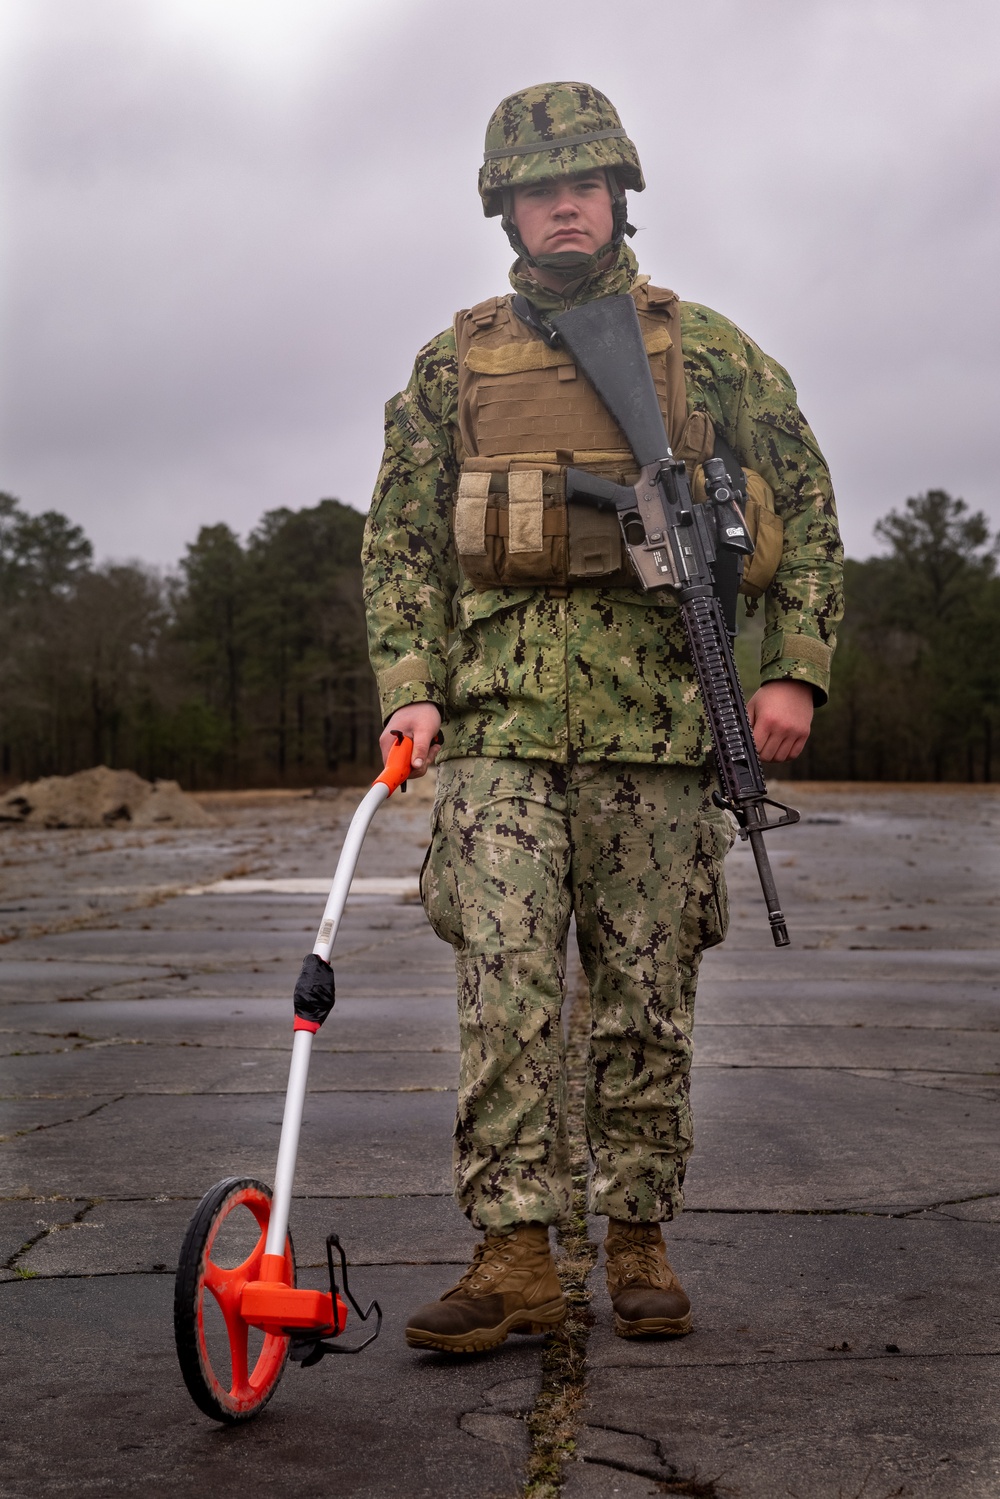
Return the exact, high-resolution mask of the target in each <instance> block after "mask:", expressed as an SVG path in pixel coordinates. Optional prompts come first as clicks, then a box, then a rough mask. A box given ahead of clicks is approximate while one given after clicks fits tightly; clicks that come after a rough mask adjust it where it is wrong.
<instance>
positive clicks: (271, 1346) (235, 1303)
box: [174, 1176, 295, 1423]
mask: <svg viewBox="0 0 1000 1499" xmlns="http://www.w3.org/2000/svg"><path fill="white" fill-rule="evenodd" d="M241 1208H245V1209H247V1210H248V1211H249V1212H250V1213H251V1214H252V1215H253V1218H254V1219H256V1222H257V1227H258V1229H259V1231H260V1232H259V1234H258V1236H257V1242H256V1244H255V1245H254V1247H253V1249H252V1250H251V1251H250V1253H249V1254H248V1255H246V1257H245V1258H244V1259H243V1260H242V1261H241V1263H240V1264H239V1265H236V1266H234V1267H231V1268H227V1267H225V1266H221V1265H218V1264H216V1263H215V1261H214V1260H213V1258H212V1252H213V1249H214V1247H215V1245H216V1241H217V1239H218V1237H219V1233H220V1231H221V1230H222V1229H223V1226H224V1225H225V1223H226V1220H227V1219H228V1218H229V1216H230V1214H232V1213H234V1212H236V1211H237V1210H238V1209H241ZM270 1216H271V1190H270V1188H269V1187H266V1186H265V1185H264V1183H263V1182H259V1181H255V1180H254V1179H253V1178H252V1177H249V1176H230V1177H227V1178H226V1179H225V1181H221V1182H218V1183H217V1184H216V1185H215V1186H214V1187H212V1188H211V1190H210V1191H208V1192H206V1193H205V1196H204V1197H203V1198H202V1199H201V1202H200V1203H199V1204H198V1209H197V1211H196V1213H195V1215H194V1217H193V1218H192V1219H191V1223H190V1225H189V1227H188V1231H187V1233H186V1235H185V1237H184V1243H183V1245H182V1246H181V1253H180V1260H179V1262H178V1266H177V1279H176V1281H175V1282H174V1337H175V1339H176V1342H177V1357H178V1359H179V1361H180V1366H181V1373H182V1374H183V1376H184V1383H185V1384H186V1385H187V1387H188V1391H189V1393H190V1395H191V1398H192V1400H193V1401H194V1403H195V1405H197V1407H198V1409H199V1410H202V1411H204V1413H205V1415H206V1416H211V1418H212V1420H213V1421H224V1422H227V1423H234V1422H238V1421H249V1420H250V1419H251V1418H252V1417H253V1416H256V1415H257V1414H258V1412H259V1411H261V1410H263V1408H264V1406H265V1405H266V1404H267V1402H268V1401H269V1400H270V1398H271V1396H272V1395H273V1394H274V1392H275V1390H276V1389H277V1387H278V1383H279V1381H280V1379H281V1376H282V1374H283V1373H284V1371H285V1363H286V1361H287V1359H288V1343H289V1340H288V1338H287V1337H283V1336H282V1335H281V1334H279V1333H265V1334H264V1335H263V1343H262V1346H261V1348H260V1350H259V1352H258V1353H257V1355H256V1357H255V1358H253V1361H252V1363H253V1366H252V1367H250V1354H249V1350H248V1342H249V1337H250V1334H251V1331H252V1329H251V1327H250V1325H249V1324H248V1323H247V1322H244V1321H243V1318H242V1317H241V1316H240V1313H239V1305H240V1294H241V1292H242V1290H243V1286H244V1285H245V1284H246V1282H247V1281H248V1280H256V1279H257V1278H258V1276H259V1274H260V1262H261V1259H262V1258H263V1255H264V1244H265V1240H266V1239H267V1225H268V1221H269V1219H270ZM285 1266H286V1271H287V1276H286V1278H287V1281H288V1284H289V1285H292V1286H294V1284H295V1252H294V1250H293V1248H292V1239H291V1235H289V1236H288V1238H287V1239H286V1241H285ZM206 1291H207V1292H209V1293H210V1296H211V1297H212V1298H214V1301H215V1303H216V1305H217V1306H218V1308H219V1310H220V1311H221V1314H222V1318H223V1319H224V1324H225V1334H226V1336H225V1341H226V1342H227V1343H228V1364H229V1367H228V1369H226V1368H224V1367H223V1363H224V1362H225V1360H224V1359H223V1357H222V1356H221V1355H220V1347H219V1342H220V1340H219V1339H218V1338H216V1339H215V1346H214V1347H213V1348H211V1349H210V1347H209V1340H208V1338H207V1337H206V1329H205V1315H204V1314H205V1307H206V1302H205V1293H206Z"/></svg>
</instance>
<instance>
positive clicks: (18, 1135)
mask: <svg viewBox="0 0 1000 1499" xmlns="http://www.w3.org/2000/svg"><path fill="white" fill-rule="evenodd" d="M127 1097H128V1094H127V1093H119V1094H118V1095H117V1096H116V1097H115V1098H102V1100H101V1102H100V1103H98V1104H95V1105H94V1107H93V1108H92V1109H85V1110H84V1112H83V1113H82V1114H71V1115H70V1117H69V1118H68V1119H53V1120H51V1121H50V1122H49V1123H48V1124H33V1125H32V1126H31V1128H30V1129H17V1130H14V1131H13V1132H12V1133H11V1134H9V1135H0V1145H7V1144H9V1143H10V1142H11V1141H12V1140H23V1139H24V1138H25V1136H26V1135H40V1134H41V1133H42V1132H43V1131H44V1130H49V1129H63V1128H64V1127H65V1126H66V1125H67V1124H82V1122H83V1120H84V1119H92V1118H93V1117H94V1115H95V1114H99V1113H100V1112H101V1110H102V1109H107V1108H110V1106H111V1105H112V1104H113V1103H121V1102H122V1100H123V1099H125V1098H127Z"/></svg>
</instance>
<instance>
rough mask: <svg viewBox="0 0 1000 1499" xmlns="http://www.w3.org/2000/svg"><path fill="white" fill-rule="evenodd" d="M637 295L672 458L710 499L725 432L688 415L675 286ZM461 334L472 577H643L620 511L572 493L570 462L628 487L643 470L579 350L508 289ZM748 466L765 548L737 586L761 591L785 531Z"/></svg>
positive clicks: (753, 513) (751, 522)
mask: <svg viewBox="0 0 1000 1499" xmlns="http://www.w3.org/2000/svg"><path fill="white" fill-rule="evenodd" d="M632 296H633V297H634V298H635V303H636V309H637V311H638V314H639V324H640V327H641V329H642V335H643V341H644V343H645V345H646V353H647V355H648V357H649V368H650V372H651V374H652V376H653V384H654V386H655V389H656V395H657V399H658V401H659V403H660V410H661V412H662V413H663V420H664V423H665V424H666V428H667V432H668V433H669V434H670V436H671V445H672V449H673V453H674V456H675V457H676V458H681V459H683V460H684V462H685V463H686V464H687V466H688V473H689V475H690V479H691V490H692V494H693V497H694V499H695V500H696V501H698V502H702V501H704V499H705V480H704V472H703V468H702V465H703V464H704V462H705V459H706V458H710V457H711V456H712V454H713V452H714V449H715V428H714V426H713V424H712V420H711V418H710V417H709V416H708V414H707V413H706V412H704V411H693V412H690V413H689V412H688V402H687V390H686V384H685V380H684V359H683V353H682V349H681V338H680V315H679V304H678V299H677V295H676V293H675V292H672V291H667V290H665V289H663V288H661V287H655V286H650V285H649V283H648V281H645V280H642V279H641V278H640V281H639V282H637V283H636V285H635V286H634V287H633V289H632ZM455 338H456V342H457V346H458V417H459V431H460V435H461V454H460V456H461V458H462V468H461V474H460V477H459V484H458V494H457V497H456V501H455V544H456V547H457V551H458V558H459V562H460V564H461V567H462V571H463V572H464V573H465V576H466V577H467V578H468V579H469V581H470V583H472V584H473V585H474V586H475V587H476V588H479V589H483V590H485V589H491V588H511V587H515V588H517V587H523V586H524V585H525V584H537V585H539V586H548V587H550V588H557V589H558V588H565V587H567V586H570V585H571V584H573V583H591V584H598V585H600V586H602V587H625V588H628V587H635V586H636V579H635V577H634V575H633V573H632V571H631V569H630V567H629V565H628V559H627V557H626V555H625V550H624V545H623V543H622V537H621V530H620V527H619V525H618V518H617V516H616V515H614V514H612V513H611V512H610V511H603V510H596V509H594V508H593V507H592V506H590V505H584V504H578V503H574V502H572V501H570V502H569V503H568V504H567V501H566V469H567V468H568V467H570V466H572V467H575V468H583V469H586V470H587V471H588V472H589V473H593V474H600V475H601V476H602V477H604V478H608V479H613V480H614V481H615V482H616V483H618V484H627V485H631V484H634V483H635V482H636V479H637V478H638V473H637V471H636V467H635V459H634V458H633V456H632V453H631V451H630V450H629V447H628V444H627V442H626V441H625V437H624V434H623V432H622V430H621V428H620V427H619V426H618V424H617V422H616V421H615V420H614V418H613V417H612V416H611V413H610V412H609V411H608V409H607V407H606V406H605V405H604V403H603V402H602V401H601V399H600V398H599V396H598V395H597V392H596V391H595V390H594V388H593V386H592V385H591V383H590V381H589V380H588V379H587V378H586V376H584V375H583V374H582V372H581V371H580V370H578V369H577V367H576V365H575V364H574V362H573V359H572V356H571V355H570V354H569V353H568V352H567V351H566V350H565V349H553V348H550V347H549V346H548V344H546V343H544V342H543V341H542V339H540V338H539V337H538V335H537V334H536V333H534V332H533V331H532V330H531V329H530V328H529V327H528V326H527V325H526V324H525V323H523V322H522V321H521V320H520V318H518V317H517V315H516V314H515V313H514V311H513V309H512V307H511V298H510V297H491V298H490V299H489V301H486V302H481V303H480V304H479V305H478V306H477V307H473V308H471V309H470V310H469V311H466V312H460V313H458V315H457V316H456V318H455ZM744 473H745V474H746V482H747V504H746V520H747V527H748V529H749V531H750V535H751V536H752V537H753V539H754V543H755V546H756V551H755V552H754V555H753V557H752V558H751V559H750V561H749V563H748V564H747V566H746V568H745V570H744V575H743V582H742V584H741V589H740V591H741V592H742V593H745V594H747V595H748V596H749V597H750V598H759V597H760V595H761V594H762V593H763V592H764V590H765V588H766V587H767V585H768V584H769V583H770V581H771V579H772V577H773V576H774V573H775V570H776V568H777V566H778V563H779V562H780V560H781V548H782V533H783V527H782V523H781V519H780V517H779V516H778V515H776V514H775V509H774V495H773V493H772V491H771V488H770V486H769V485H768V484H767V482H766V481H765V480H764V479H763V478H762V477H761V476H760V474H757V473H754V472H753V471H752V470H749V469H744Z"/></svg>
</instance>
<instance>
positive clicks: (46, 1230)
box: [3, 1197, 101, 1280]
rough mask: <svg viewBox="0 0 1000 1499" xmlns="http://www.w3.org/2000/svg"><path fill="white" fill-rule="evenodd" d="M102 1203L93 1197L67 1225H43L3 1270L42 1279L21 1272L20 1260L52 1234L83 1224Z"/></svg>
mask: <svg viewBox="0 0 1000 1499" xmlns="http://www.w3.org/2000/svg"><path fill="white" fill-rule="evenodd" d="M100 1202H101V1198H100V1197H92V1198H91V1199H90V1200H89V1201H87V1202H85V1203H84V1204H83V1207H82V1208H79V1209H78V1210H77V1212H75V1213H74V1214H73V1216H72V1218H68V1219H67V1220H66V1222H65V1223H46V1224H43V1225H42V1227H41V1228H40V1229H39V1231H38V1233H37V1234H33V1235H32V1236H31V1238H30V1239H25V1241H24V1243H23V1244H22V1245H21V1247H20V1249H15V1250H14V1253H13V1254H12V1255H11V1256H10V1258H9V1259H8V1260H6V1261H5V1262H4V1265H3V1268H4V1269H5V1270H13V1271H14V1273H15V1274H16V1275H21V1276H23V1278H24V1279H26V1280H38V1279H41V1277H40V1276H38V1275H36V1273H35V1272H34V1271H33V1270H28V1271H23V1270H21V1269H20V1268H19V1266H18V1263H17V1262H18V1260H19V1259H21V1258H22V1256H23V1255H26V1254H28V1253H29V1252H30V1251H31V1250H32V1249H34V1247H35V1245H36V1244H40V1243H41V1242H42V1240H43V1239H47V1238H48V1237H49V1235H50V1234H55V1233H58V1232H59V1231H60V1229H66V1228H71V1227H72V1226H73V1225H74V1224H76V1223H82V1222H83V1220H84V1218H85V1217H86V1216H87V1214H88V1213H90V1212H92V1211H93V1210H94V1208H96V1207H97V1206H98V1204H99V1203H100Z"/></svg>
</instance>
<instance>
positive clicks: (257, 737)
mask: <svg viewBox="0 0 1000 1499" xmlns="http://www.w3.org/2000/svg"><path fill="white" fill-rule="evenodd" d="M363 527H364V517H363V516H362V515H360V514H359V513H358V512H357V511H356V510H354V509H352V508H351V507H350V506H348V505H343V504H341V503H340V502H339V501H337V500H322V501H320V503H319V504H318V505H315V506H312V507H310V508H306V509H302V510H297V511H293V510H289V509H284V508H283V509H278V510H271V511H268V512H267V513H266V514H265V515H264V516H263V518H262V519H261V521H260V523H259V525H258V526H257V527H256V528H255V530H253V531H252V532H251V533H250V535H249V536H248V537H247V539H246V541H245V542H243V541H241V540H240V538H239V537H238V536H237V535H236V534H235V533H234V532H233V531H232V530H231V529H230V527H228V526H226V525H215V526H204V527H202V529H201V530H200V532H199V534H198V537H197V540H196V541H194V542H193V543H191V544H190V545H189V546H188V547H187V548H186V551H185V554H184V556H183V557H182V559H181V561H180V563H179V565H178V566H177V568H176V569H173V570H169V571H167V572H161V571H158V570H157V569H154V568H151V567H147V566H145V565H144V564H142V563H138V562H130V563H117V562H116V563H111V562H109V563H102V564H100V565H95V563H94V557H93V548H92V546H91V543H90V542H89V540H88V539H87V537H86V536H85V534H84V532H83V530H82V529H81V527H80V526H78V525H75V524H74V523H73V522H72V521H71V520H69V519H68V518H67V517H66V516H64V515H60V514H59V513H58V512H55V511H49V512H47V513H46V514H44V515H39V516H31V515H28V514H27V513H26V512H25V511H24V510H23V509H22V507H21V506H20V504H19V503H18V501H17V500H15V499H14V498H13V497H12V496H10V495H0V631H2V643H0V777H2V779H3V781H4V782H5V783H6V784H11V783H12V782H15V781H19V780H32V779H35V778H37V777H38V776H42V775H66V774H70V773H72V772H73V771H76V770H82V769H85V768H86V767H88V766H91V765H97V764H107V765H111V766H116V767H127V768H129V769H132V770H136V771H138V772H139V774H140V775H143V776H146V777H148V778H150V779H152V778H155V777H169V778H171V779H177V780H180V781H181V783H182V784H183V785H184V786H185V787H187V788H188V789H199V788H212V787H241V786H251V785H289V786H297V785H302V786H305V785H321V784H329V783H332V782H337V781H363V780H365V779H366V778H367V776H368V774H369V773H370V771H371V769H372V767H373V766H374V765H375V764H376V763H377V758H378V751H377V741H378V734H379V731H380V723H379V713H378V701H377V697H376V693H375V687H374V681H373V678H372V674H371V670H370V668H369V666H368V659H367V649H366V644H365V628H364V611H363V606H362V597H361V568H360V560H359V557H360V549H361V535H362V530H363ZM875 530H876V534H877V535H878V537H879V540H880V541H881V542H882V543H883V544H884V546H885V548H886V551H885V555H883V556H877V557H870V558H868V559H867V560H866V561H863V562H859V561H852V560H849V561H848V563H847V571H846V596H847V619H846V622H845V625H844V626H843V629H842V631H841V636H840V644H839V646H838V650H837V654H836V656H835V658H834V667H833V684H832V691H831V700H830V703H829V704H828V705H827V706H826V707H825V708H823V709H822V711H821V712H819V713H818V714H817V715H816V720H815V727H814V730H813V734H812V737H811V739H810V741H809V744H808V746H807V748H806V751H805V753H804V754H803V756H802V758H801V759H800V760H799V761H798V762H797V763H796V764H795V766H794V768H790V769H791V773H792V774H793V775H795V776H797V777H809V778H814V779H831V780H968V781H989V780H992V779H993V778H994V775H995V759H996V749H995V745H996V740H997V722H998V717H1000V652H998V650H997V647H996V642H997V640H998V638H1000V578H998V577H997V575H996V558H997V553H998V550H1000V537H993V536H991V534H990V529H989V526H988V524H987V521H986V518H985V517H984V516H983V515H982V514H980V513H970V512H969V510H968V508H967V506H966V505H965V503H964V502H963V501H962V500H960V499H953V498H952V497H951V496H950V495H948V494H947V493H946V492H945V491H943V490H931V491H929V492H928V493H927V494H925V495H920V496H917V497H916V498H913V499H909V500H907V501H906V504H905V506H904V508H903V509H902V510H899V511H896V510H893V511H890V512H889V514H888V515H886V516H885V517H883V519H882V520H880V521H879V522H878V524H877V525H876V528H875ZM751 642H752V636H750V637H747V639H746V640H745V641H741V642H740V646H741V648H742V649H741V656H742V657H743V658H745V659H742V660H741V666H742V668H743V670H744V675H745V678H746V683H747V687H748V690H749V689H751V688H752V686H753V685H754V683H753V668H752V666H751V665H750V664H749V651H748V648H749V647H750V646H751Z"/></svg>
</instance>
